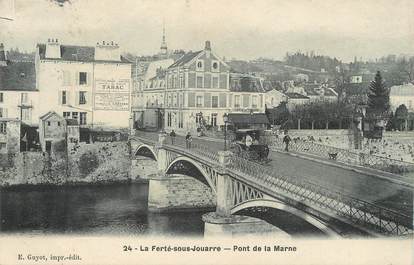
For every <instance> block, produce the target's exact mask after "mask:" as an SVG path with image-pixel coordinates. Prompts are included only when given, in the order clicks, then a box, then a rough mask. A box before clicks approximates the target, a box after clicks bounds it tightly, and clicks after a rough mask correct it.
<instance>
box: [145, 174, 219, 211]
mask: <svg viewBox="0 0 414 265" xmlns="http://www.w3.org/2000/svg"><path fill="white" fill-rule="evenodd" d="M214 206H215V196H214V194H213V192H212V191H211V189H210V188H209V187H207V186H206V185H204V184H203V183H201V182H200V181H198V180H196V179H194V178H191V177H188V176H184V175H157V176H154V177H151V178H150V180H149V191H148V210H149V211H150V212H168V211H177V210H190V209H211V208H214Z"/></svg>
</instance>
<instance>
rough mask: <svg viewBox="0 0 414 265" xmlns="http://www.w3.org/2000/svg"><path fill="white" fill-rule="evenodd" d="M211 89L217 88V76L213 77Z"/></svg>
mask: <svg viewBox="0 0 414 265" xmlns="http://www.w3.org/2000/svg"><path fill="white" fill-rule="evenodd" d="M213 88H219V78H218V76H213Z"/></svg>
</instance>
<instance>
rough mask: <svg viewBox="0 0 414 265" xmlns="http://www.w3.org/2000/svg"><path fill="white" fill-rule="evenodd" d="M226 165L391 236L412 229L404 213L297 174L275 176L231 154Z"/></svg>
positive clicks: (260, 166) (257, 180)
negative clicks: (338, 190) (318, 183)
mask: <svg viewBox="0 0 414 265" xmlns="http://www.w3.org/2000/svg"><path fill="white" fill-rule="evenodd" d="M229 168H230V169H232V170H234V171H236V174H237V172H239V173H243V174H245V175H247V176H248V177H249V178H250V179H251V180H253V181H255V183H256V184H257V185H259V186H262V188H264V189H266V188H268V189H271V190H272V191H273V192H275V193H277V192H280V190H282V191H284V192H286V193H287V194H290V195H293V196H294V197H296V198H297V199H298V200H299V201H306V202H308V203H311V204H314V205H315V204H316V205H317V206H319V207H321V208H323V209H327V210H329V211H331V212H334V213H335V214H337V215H338V216H343V217H346V218H347V219H351V220H353V221H354V222H355V223H358V224H360V225H362V226H365V227H369V228H372V229H375V230H376V231H378V232H380V233H385V234H390V235H406V234H410V233H412V232H413V218H412V217H409V216H406V215H404V214H401V213H398V212H395V211H392V210H389V209H386V208H383V207H379V206H377V205H374V204H371V203H368V202H365V201H362V200H359V199H356V198H353V197H351V196H347V195H344V194H341V193H339V192H336V191H333V190H330V189H327V188H324V187H321V186H318V185H316V184H314V183H311V182H308V181H305V180H303V179H299V178H297V177H289V178H288V177H284V176H280V175H277V174H276V173H275V172H274V171H273V170H272V169H270V168H267V167H265V166H262V165H259V164H257V163H254V162H251V161H248V160H246V159H243V158H239V157H235V156H233V157H232V158H231V163H230V164H229Z"/></svg>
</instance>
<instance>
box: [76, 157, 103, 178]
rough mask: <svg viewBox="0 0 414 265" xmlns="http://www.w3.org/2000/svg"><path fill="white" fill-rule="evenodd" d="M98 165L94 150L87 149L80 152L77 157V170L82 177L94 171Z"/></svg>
mask: <svg viewBox="0 0 414 265" xmlns="http://www.w3.org/2000/svg"><path fill="white" fill-rule="evenodd" d="M98 166H99V160H98V156H97V155H96V154H95V153H94V152H90V151H89V152H87V153H84V154H82V155H81V156H80V158H79V172H80V173H81V175H82V176H84V177H85V176H87V175H88V174H90V173H92V172H93V171H95V169H96V168H98Z"/></svg>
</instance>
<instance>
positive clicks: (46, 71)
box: [35, 39, 131, 129]
mask: <svg viewBox="0 0 414 265" xmlns="http://www.w3.org/2000/svg"><path fill="white" fill-rule="evenodd" d="M35 64H36V76H37V79H36V87H37V88H38V90H39V98H40V99H41V100H42V102H47V104H39V114H40V115H44V114H46V113H48V112H49V111H51V110H53V111H55V112H56V113H58V114H59V115H61V116H62V117H63V118H65V119H73V120H76V121H77V122H78V123H79V126H80V127H87V128H92V129H95V128H128V127H129V125H130V113H131V109H130V89H131V88H130V87H131V63H130V62H129V61H128V60H126V59H124V58H123V57H122V56H121V55H120V49H119V46H118V44H116V43H114V42H105V41H103V42H102V43H97V44H96V45H95V46H94V47H90V46H75V45H62V44H60V43H59V41H58V40H57V39H49V40H48V42H47V43H46V44H38V45H37V52H36V58H35Z"/></svg>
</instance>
